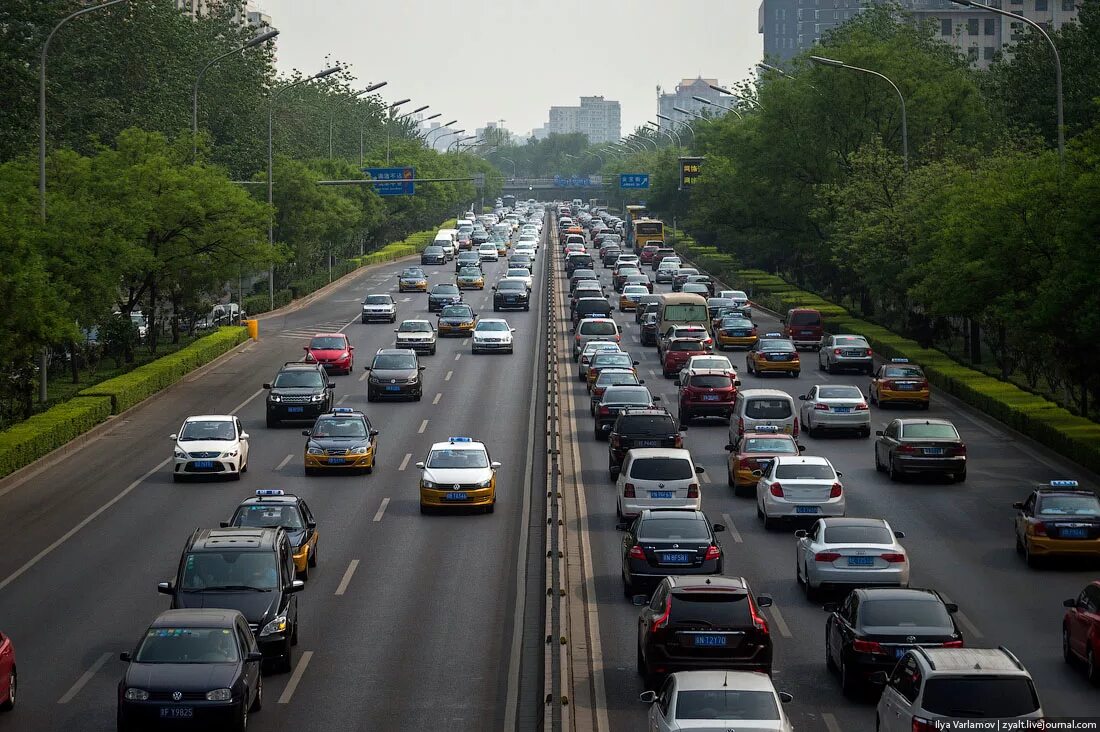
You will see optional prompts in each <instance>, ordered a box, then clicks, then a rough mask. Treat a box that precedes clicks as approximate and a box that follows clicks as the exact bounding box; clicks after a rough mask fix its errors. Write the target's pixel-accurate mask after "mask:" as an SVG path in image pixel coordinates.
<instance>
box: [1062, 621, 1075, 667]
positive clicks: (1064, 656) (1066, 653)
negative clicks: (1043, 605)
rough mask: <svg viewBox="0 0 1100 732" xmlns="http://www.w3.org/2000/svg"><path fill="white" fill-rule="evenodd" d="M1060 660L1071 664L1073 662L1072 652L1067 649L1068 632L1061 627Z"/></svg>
mask: <svg viewBox="0 0 1100 732" xmlns="http://www.w3.org/2000/svg"><path fill="white" fill-rule="evenodd" d="M1062 660H1064V661H1065V662H1066V663H1069V664H1072V663H1073V662H1074V660H1075V659H1074V658H1073V651H1071V650H1070V649H1069V630H1068V629H1067V628H1066V627H1065V626H1062Z"/></svg>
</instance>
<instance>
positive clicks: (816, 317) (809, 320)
mask: <svg viewBox="0 0 1100 732" xmlns="http://www.w3.org/2000/svg"><path fill="white" fill-rule="evenodd" d="M791 325H806V326H815V325H821V315H820V313H808V312H801V313H791Z"/></svg>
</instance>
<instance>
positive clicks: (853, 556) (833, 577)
mask: <svg viewBox="0 0 1100 732" xmlns="http://www.w3.org/2000/svg"><path fill="white" fill-rule="evenodd" d="M794 535H795V567H794V571H795V578H796V579H797V580H798V582H799V584H801V585H803V587H804V588H805V590H806V597H807V598H808V599H811V600H812V599H814V598H815V597H816V596H817V594H818V592H819V591H820V590H823V589H836V588H850V587H867V586H889V587H908V586H909V555H908V554H907V553H906V551H905V547H903V546H902V545H901V544H899V543H898V539H903V538H905V534H903V533H902V532H900V531H894V530H893V529H891V528H890V524H888V523H886V521H885V520H884V519H868V518H824V519H819V520H818V521H817V522H816V523H814V525H813V527H812V528H810V530H809V531H796V532H794Z"/></svg>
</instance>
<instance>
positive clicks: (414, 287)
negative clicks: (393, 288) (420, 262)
mask: <svg viewBox="0 0 1100 732" xmlns="http://www.w3.org/2000/svg"><path fill="white" fill-rule="evenodd" d="M397 291H398V292H427V291H428V283H427V282H398V283H397Z"/></svg>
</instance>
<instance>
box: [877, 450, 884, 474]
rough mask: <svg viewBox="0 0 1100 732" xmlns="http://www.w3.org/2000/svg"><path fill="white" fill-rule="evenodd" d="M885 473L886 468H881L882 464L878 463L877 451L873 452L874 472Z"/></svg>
mask: <svg viewBox="0 0 1100 732" xmlns="http://www.w3.org/2000/svg"><path fill="white" fill-rule="evenodd" d="M885 471H886V468H884V467H882V463H881V462H879V459H878V450H875V472H876V473H883V472H885Z"/></svg>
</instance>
